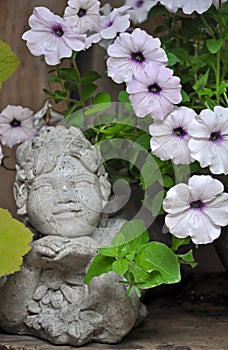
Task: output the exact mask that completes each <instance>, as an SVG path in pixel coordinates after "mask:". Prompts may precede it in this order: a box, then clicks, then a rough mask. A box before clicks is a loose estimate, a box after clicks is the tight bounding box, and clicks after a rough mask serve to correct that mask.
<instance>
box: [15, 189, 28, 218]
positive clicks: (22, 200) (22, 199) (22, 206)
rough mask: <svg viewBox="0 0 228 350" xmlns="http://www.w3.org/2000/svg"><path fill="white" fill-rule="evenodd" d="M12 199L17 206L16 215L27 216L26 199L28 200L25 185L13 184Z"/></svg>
mask: <svg viewBox="0 0 228 350" xmlns="http://www.w3.org/2000/svg"><path fill="white" fill-rule="evenodd" d="M13 193H14V198H15V201H16V206H17V209H18V210H17V214H18V215H26V214H27V199H28V191H27V187H26V185H25V184H19V183H17V182H15V183H14V187H13Z"/></svg>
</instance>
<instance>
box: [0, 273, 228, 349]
mask: <svg viewBox="0 0 228 350" xmlns="http://www.w3.org/2000/svg"><path fill="white" fill-rule="evenodd" d="M227 287H228V280H227V275H226V274H222V275H220V274H219V275H214V274H211V275H206V276H204V275H200V276H196V277H195V276H193V277H192V276H187V279H185V278H184V279H183V282H182V283H181V284H179V285H177V286H171V287H169V286H168V287H162V288H157V290H156V289H155V290H154V291H149V292H147V293H146V294H145V295H144V297H143V299H144V301H145V303H147V304H148V309H149V315H148V316H147V317H146V319H145V320H144V322H143V323H142V324H141V325H140V326H139V327H138V328H136V329H134V330H132V331H131V332H130V333H129V334H128V335H127V336H126V337H125V338H124V339H123V341H122V342H121V343H120V344H115V345H109V344H95V343H92V344H88V345H85V346H83V350H94V349H99V350H110V349H117V350H120V349H122V350H124V349H125V350H132V349H135V350H140V349H144V350H228V309H227V306H228V304H227V296H228V288H227ZM60 348H61V350H71V349H73V348H74V347H71V346H61V347H60V346H54V345H51V344H49V343H48V342H46V341H44V340H41V339H37V338H34V337H30V336H24V335H21V336H12V335H6V334H0V350H56V349H60Z"/></svg>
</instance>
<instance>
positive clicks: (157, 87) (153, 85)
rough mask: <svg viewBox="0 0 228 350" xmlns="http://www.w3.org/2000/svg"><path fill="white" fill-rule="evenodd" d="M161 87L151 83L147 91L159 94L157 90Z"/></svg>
mask: <svg viewBox="0 0 228 350" xmlns="http://www.w3.org/2000/svg"><path fill="white" fill-rule="evenodd" d="M161 90H162V89H161V88H160V86H158V84H156V83H155V84H151V85H150V86H148V91H149V92H152V94H159V92H161Z"/></svg>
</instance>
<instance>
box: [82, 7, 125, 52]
mask: <svg viewBox="0 0 228 350" xmlns="http://www.w3.org/2000/svg"><path fill="white" fill-rule="evenodd" d="M107 5H109V4H107ZM128 9H129V7H128V6H121V7H119V8H115V9H113V10H112V11H111V12H110V13H107V12H108V10H109V8H105V13H107V14H106V15H104V16H101V17H100V22H99V32H97V33H92V34H91V35H89V36H88V37H87V39H86V46H85V48H86V49H88V48H89V47H90V46H91V45H92V44H94V43H98V42H99V45H100V46H102V47H104V48H105V49H107V48H108V46H109V45H111V44H112V43H113V39H114V38H115V37H116V36H117V34H118V33H122V32H125V30H126V29H127V28H128V27H129V26H130V20H129V17H130V15H129V13H128Z"/></svg>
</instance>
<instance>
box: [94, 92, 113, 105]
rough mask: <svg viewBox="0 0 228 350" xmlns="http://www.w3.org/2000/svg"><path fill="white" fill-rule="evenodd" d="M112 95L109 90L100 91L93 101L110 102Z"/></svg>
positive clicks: (96, 102) (97, 102)
mask: <svg viewBox="0 0 228 350" xmlns="http://www.w3.org/2000/svg"><path fill="white" fill-rule="evenodd" d="M110 102H111V97H110V95H109V94H108V93H107V92H99V93H98V94H97V95H96V96H95V97H94V98H93V103H94V104H100V103H108V104H109V103H110Z"/></svg>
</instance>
